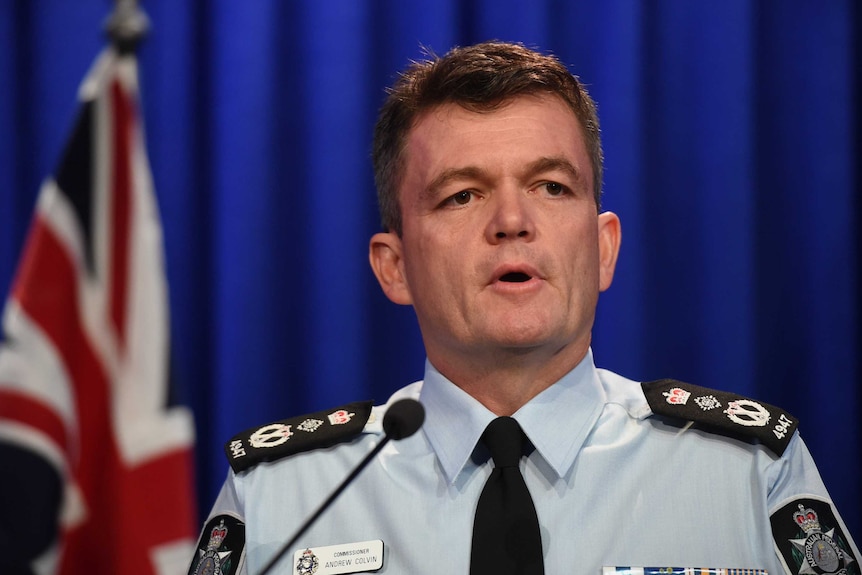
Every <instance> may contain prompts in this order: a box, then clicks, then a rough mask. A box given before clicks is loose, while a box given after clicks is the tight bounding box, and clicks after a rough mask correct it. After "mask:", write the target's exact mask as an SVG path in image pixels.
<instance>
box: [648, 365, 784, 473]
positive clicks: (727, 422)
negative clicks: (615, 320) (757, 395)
mask: <svg viewBox="0 0 862 575" xmlns="http://www.w3.org/2000/svg"><path fill="white" fill-rule="evenodd" d="M641 387H643V391H644V395H646V399H647V403H649V406H650V408H651V409H652V411H653V413H655V414H657V415H664V416H669V417H677V418H681V419H684V420H688V421H693V422H695V423H698V424H701V425H702V426H703V427H704V428H706V429H709V430H711V431H715V432H717V433H725V434H728V435H733V436H737V437H747V438H754V439H757V440H759V441H760V442H761V443H762V444H764V445H765V446H766V447H768V448H769V449H771V450H772V451H773V452H774V453H776V454H777V455H778V456H779V457H781V455H782V454H783V453H784V450H785V449H787V444H788V443H790V439H791V438H792V437H793V432H794V431H796V428H797V427H798V425H799V421H798V420H797V419H796V418H795V417H793V416H792V415H790V414H789V413H787V412H786V411H784V410H783V409H780V408H778V407H775V406H773V405H769V404H768V403H762V402H759V401H754V400H752V399H749V398H747V397H743V396H741V395H737V394H734V393H729V392H726V391H719V390H715V389H707V388H705V387H700V386H698V385H692V384H690V383H683V382H681V381H676V380H674V379H660V380H658V381H648V382H645V383H642V384H641Z"/></svg>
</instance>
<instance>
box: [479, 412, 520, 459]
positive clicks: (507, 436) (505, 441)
mask: <svg viewBox="0 0 862 575" xmlns="http://www.w3.org/2000/svg"><path fill="white" fill-rule="evenodd" d="M482 441H483V442H484V443H485V445H486V446H487V447H488V451H490V452H491V457H492V458H493V459H494V465H496V466H497V467H517V466H518V462H519V461H520V460H521V454H522V453H523V451H524V432H523V431H521V426H520V425H518V422H517V421H515V420H514V419H512V418H511V417H498V418H497V419H495V420H494V421H492V422H491V423H489V424H488V427H486V428H485V432H484V433H483V434H482Z"/></svg>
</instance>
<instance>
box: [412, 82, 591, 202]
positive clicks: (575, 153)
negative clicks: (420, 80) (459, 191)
mask: <svg viewBox="0 0 862 575" xmlns="http://www.w3.org/2000/svg"><path fill="white" fill-rule="evenodd" d="M405 151H406V156H405V159H406V162H405V168H406V173H405V178H404V184H405V185H409V186H410V187H415V186H419V187H420V188H421V186H422V184H423V182H424V183H427V182H429V181H431V180H432V179H433V178H434V177H435V175H436V174H439V173H440V172H442V171H445V170H451V169H453V168H455V169H457V168H462V167H478V168H481V169H483V170H491V171H494V172H500V173H503V172H506V171H510V170H515V169H516V168H517V166H519V165H525V164H529V163H534V162H535V161H536V160H537V159H540V158H542V157H548V158H550V157H553V158H565V159H567V160H568V161H569V162H570V163H571V164H572V165H573V166H575V167H576V169H578V171H580V172H582V173H583V175H584V176H585V178H586V179H587V180H589V185H592V173H591V166H590V164H589V156H588V154H587V148H586V142H585V139H584V135H583V130H582V129H581V125H580V122H579V121H578V119H577V117H576V116H575V113H574V112H573V111H572V109H571V108H570V107H569V106H568V105H567V104H566V103H565V102H564V101H563V100H562V99H561V98H559V97H558V96H555V95H550V94H537V95H524V96H518V97H516V98H513V99H511V100H508V101H506V102H504V103H503V104H502V105H501V106H499V107H497V108H495V109H493V110H488V111H479V112H476V111H471V110H467V109H465V108H463V107H462V106H460V105H458V104H454V103H447V104H443V105H441V106H437V107H435V108H432V109H430V110H428V111H426V112H424V113H423V114H421V115H420V116H419V118H418V119H417V121H416V123H415V124H414V126H413V128H412V129H411V130H410V132H409V133H408V136H407V142H406V150H405Z"/></svg>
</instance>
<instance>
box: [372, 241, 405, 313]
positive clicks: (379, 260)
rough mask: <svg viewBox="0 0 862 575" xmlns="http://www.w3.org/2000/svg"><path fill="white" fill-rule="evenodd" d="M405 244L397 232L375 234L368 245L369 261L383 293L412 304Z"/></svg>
mask: <svg viewBox="0 0 862 575" xmlns="http://www.w3.org/2000/svg"><path fill="white" fill-rule="evenodd" d="M402 256H403V244H402V243H401V238H399V237H398V235H397V234H394V233H391V232H386V233H379V234H374V235H373V236H371V241H370V242H369V245H368V261H369V262H370V263H371V269H372V270H373V271H374V275H375V276H376V277H377V281H378V283H380V287H381V288H382V289H383V293H385V294H386V297H388V298H389V299H390V300H392V301H393V302H395V303H397V304H401V305H410V304H412V303H413V298H412V297H411V296H410V286H408V285H407V277H406V276H405V274H404V259H403V257H402Z"/></svg>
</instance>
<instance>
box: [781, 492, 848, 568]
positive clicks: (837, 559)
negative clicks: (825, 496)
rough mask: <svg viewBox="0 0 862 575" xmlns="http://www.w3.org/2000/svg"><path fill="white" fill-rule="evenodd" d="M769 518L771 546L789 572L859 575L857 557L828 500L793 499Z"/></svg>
mask: <svg viewBox="0 0 862 575" xmlns="http://www.w3.org/2000/svg"><path fill="white" fill-rule="evenodd" d="M769 520H770V521H771V523H772V536H773V537H774V538H775V546H776V547H777V548H778V550H779V551H780V553H781V557H782V558H783V559H784V562H785V563H786V564H787V567H788V568H789V569H790V572H791V573H796V574H798V575H806V574H809V575H825V574H831V573H835V574H837V575H860V572H859V562H858V557H856V556H855V555H854V554H853V549H852V548H851V547H850V542H849V541H848V540H847V537H846V536H845V535H844V532H843V531H842V530H841V526H840V525H839V523H838V521H837V520H836V518H835V513H834V512H833V511H832V506H831V505H830V504H829V503H828V502H826V501H821V500H819V499H811V498H802V499H794V500H793V501H791V502H789V503H788V504H787V505H785V506H784V507H782V508H781V509H779V510H778V511H776V512H775V513H773V514H772V516H771V517H770V518H769Z"/></svg>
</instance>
